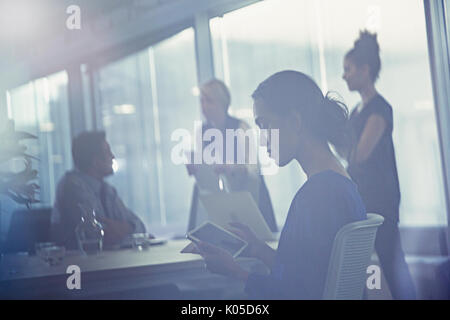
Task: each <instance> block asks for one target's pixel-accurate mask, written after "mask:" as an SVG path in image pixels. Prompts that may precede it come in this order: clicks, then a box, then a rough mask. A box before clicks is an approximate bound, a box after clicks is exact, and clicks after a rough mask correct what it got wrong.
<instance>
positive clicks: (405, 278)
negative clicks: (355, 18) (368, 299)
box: [343, 31, 416, 299]
mask: <svg viewBox="0 0 450 320" xmlns="http://www.w3.org/2000/svg"><path fill="white" fill-rule="evenodd" d="M379 51H380V48H379V45H378V41H377V35H376V34H371V33H369V32H368V31H361V33H360V37H359V39H357V40H356V41H355V44H354V47H353V48H352V49H351V50H350V51H349V52H348V53H347V54H346V55H345V58H344V75H343V78H344V80H345V81H346V82H347V85H348V89H349V90H350V91H357V92H358V93H359V94H360V96H361V100H362V101H361V102H360V103H359V104H358V105H357V106H356V107H355V108H354V110H353V111H352V113H351V115H350V126H351V128H352V130H353V139H352V142H351V147H350V148H349V149H348V152H346V158H347V160H348V172H349V173H350V175H351V176H352V179H353V180H354V181H355V182H356V183H357V185H358V188H359V192H360V193H361V196H362V198H363V200H364V203H365V205H366V209H367V212H368V213H372V212H373V213H378V214H381V215H382V216H383V217H384V218H385V220H384V223H383V225H382V226H381V227H380V228H379V229H378V233H377V238H376V243H375V247H376V251H377V254H378V257H379V259H380V264H381V267H382V269H383V271H384V275H385V277H386V280H387V282H388V284H389V288H390V290H391V293H392V296H393V298H394V299H415V296H416V295H415V289H414V285H413V281H412V278H411V275H410V272H409V269H408V265H407V264H406V261H405V257H404V253H403V249H402V245H401V241H400V233H399V229H398V223H399V205H400V187H399V180H398V174H397V165H396V160H395V151H394V145H393V141H392V131H393V114H392V107H391V105H390V104H389V103H388V102H387V101H386V100H385V99H384V98H383V97H382V96H381V95H380V94H379V93H378V92H377V90H376V88H375V82H376V80H377V79H378V77H379V73H380V69H381V59H380V55H379Z"/></svg>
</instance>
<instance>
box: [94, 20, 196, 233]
mask: <svg viewBox="0 0 450 320" xmlns="http://www.w3.org/2000/svg"><path fill="white" fill-rule="evenodd" d="M96 78H97V89H98V92H99V106H100V108H99V111H100V114H99V119H100V121H101V123H100V124H99V125H100V126H102V127H103V128H104V130H105V131H106V133H107V139H108V141H109V142H110V144H111V149H112V151H113V153H114V154H115V157H116V163H117V168H116V169H117V170H116V172H115V174H114V175H113V176H112V177H111V178H110V179H111V182H112V183H113V185H114V186H115V187H116V188H117V189H118V192H119V194H120V196H121V197H122V199H123V200H124V202H125V203H126V204H127V205H128V206H129V207H130V209H132V210H133V211H134V212H135V213H136V214H138V215H139V216H140V217H141V218H142V220H143V221H144V223H145V224H146V225H147V227H148V229H149V231H150V232H159V231H158V230H162V231H161V232H164V233H167V232H176V233H179V232H184V231H185V230H186V227H187V222H188V218H189V211H190V203H191V192H192V188H193V181H192V179H191V178H190V177H189V176H188V175H187V171H186V168H185V167H184V166H181V165H175V164H173V162H172V161H171V150H172V147H173V146H174V145H175V144H176V142H172V141H171V134H172V132H173V131H174V130H175V129H177V128H186V129H188V130H189V129H190V131H193V130H194V128H193V125H194V121H195V120H198V119H199V118H200V114H199V106H198V101H197V98H196V97H195V96H194V95H193V94H192V88H194V87H195V86H196V85H197V78H196V64H195V49H194V31H193V29H186V30H184V31H182V32H181V33H179V34H177V35H175V36H173V37H171V38H169V39H167V40H165V41H162V42H160V43H158V44H156V45H154V46H152V47H150V48H148V49H146V50H144V51H141V52H139V53H136V54H134V55H132V56H129V57H126V58H124V59H122V60H119V61H116V62H114V63H112V64H109V65H107V66H105V67H102V68H101V69H99V70H98V72H97V74H96ZM159 227H162V228H163V229H161V228H159Z"/></svg>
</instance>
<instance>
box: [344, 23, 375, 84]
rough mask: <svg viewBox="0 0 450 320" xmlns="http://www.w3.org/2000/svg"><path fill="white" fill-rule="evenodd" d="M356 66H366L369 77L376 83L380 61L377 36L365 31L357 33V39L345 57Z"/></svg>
mask: <svg viewBox="0 0 450 320" xmlns="http://www.w3.org/2000/svg"><path fill="white" fill-rule="evenodd" d="M345 57H346V58H349V59H350V60H352V61H353V62H354V63H356V64H357V65H358V66H362V65H365V64H367V65H368V66H369V69H370V76H371V78H372V80H373V81H376V80H377V79H378V77H379V75H380V70H381V59H380V46H379V44H378V39H377V34H376V33H370V32H369V31H367V30H362V31H360V32H359V38H358V39H356V40H355V43H354V46H353V48H352V49H351V50H350V51H349V52H348V53H347V54H346V55H345Z"/></svg>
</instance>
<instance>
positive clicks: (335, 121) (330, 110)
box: [315, 93, 349, 147]
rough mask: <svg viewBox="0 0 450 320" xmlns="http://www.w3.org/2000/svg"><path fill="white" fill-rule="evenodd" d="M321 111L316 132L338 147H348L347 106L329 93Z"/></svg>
mask: <svg viewBox="0 0 450 320" xmlns="http://www.w3.org/2000/svg"><path fill="white" fill-rule="evenodd" d="M319 110H320V112H319V122H318V123H317V124H315V128H316V130H318V131H319V133H320V135H322V136H323V138H324V139H326V140H327V141H329V142H330V143H331V144H333V145H334V146H336V147H342V146H345V145H347V143H348V141H349V131H348V130H349V127H348V109H347V106H346V105H345V104H344V103H343V102H341V101H339V100H337V99H334V98H332V97H331V96H330V93H327V95H326V96H325V97H324V98H323V102H322V104H321V105H320V106H319Z"/></svg>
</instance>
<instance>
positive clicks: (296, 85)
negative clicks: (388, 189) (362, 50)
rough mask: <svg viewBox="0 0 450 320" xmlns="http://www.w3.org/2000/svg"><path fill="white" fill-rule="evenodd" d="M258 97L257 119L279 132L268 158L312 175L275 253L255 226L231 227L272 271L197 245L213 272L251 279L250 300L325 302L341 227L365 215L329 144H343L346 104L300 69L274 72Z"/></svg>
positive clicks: (293, 206) (292, 208)
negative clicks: (260, 271)
mask: <svg viewBox="0 0 450 320" xmlns="http://www.w3.org/2000/svg"><path fill="white" fill-rule="evenodd" d="M252 97H253V99H254V106H253V108H254V109H253V110H254V115H255V122H256V124H257V125H258V126H259V127H260V128H261V129H268V130H271V129H278V130H279V143H278V145H279V148H278V149H279V155H277V154H275V151H276V150H272V149H273V148H270V147H269V146H273V145H274V143H273V142H272V141H270V139H269V138H270V137H271V136H272V135H268V138H267V140H268V141H266V142H267V146H268V152H269V155H270V156H271V157H272V158H274V159H275V160H276V161H277V163H278V165H279V166H281V167H282V166H285V165H286V164H288V163H289V162H291V161H292V160H294V159H295V160H297V162H298V163H299V164H300V166H301V167H302V169H303V170H304V172H305V173H306V175H307V177H308V180H307V181H306V182H305V184H304V185H303V186H302V187H301V188H300V189H299V190H298V192H297V194H296V195H295V197H294V199H293V201H292V203H291V206H290V209H289V213H288V215H287V218H286V222H285V225H284V227H283V230H282V232H281V236H280V240H279V244H278V249H277V250H274V249H272V248H271V247H269V246H268V245H267V244H266V243H264V242H263V241H261V240H259V239H257V238H256V237H255V235H254V233H253V232H252V231H251V230H249V228H247V227H245V226H243V225H239V224H233V225H232V226H233V227H235V228H237V229H236V233H237V234H238V235H239V236H241V237H242V238H244V239H245V240H246V241H247V242H248V243H249V247H250V250H249V251H250V255H251V256H252V257H255V258H258V259H260V260H261V261H263V262H264V263H265V264H266V265H267V266H268V267H269V268H270V274H269V275H259V274H253V273H249V272H247V271H246V270H244V269H243V268H241V267H240V266H239V265H238V264H237V263H236V262H235V261H234V259H233V258H232V256H231V255H229V254H228V253H227V252H225V251H224V250H221V249H219V248H217V247H213V246H211V245H209V244H206V243H199V244H197V245H198V248H199V251H200V253H201V254H202V256H203V257H204V259H205V262H206V265H207V267H208V269H209V270H210V271H212V272H215V273H219V274H223V275H227V276H231V277H234V278H237V279H240V280H242V281H243V282H245V284H246V285H245V291H246V292H247V293H248V295H249V297H250V298H252V299H320V298H322V294H323V290H324V286H325V280H326V275H327V270H328V263H329V259H330V255H331V249H332V246H333V241H334V238H335V235H336V233H337V231H338V230H339V229H340V228H341V227H342V226H344V225H345V224H347V223H350V222H354V221H358V220H363V219H365V218H366V211H365V208H364V204H363V202H362V200H361V197H360V195H359V193H358V190H357V187H356V185H355V184H354V183H353V182H352V181H351V179H350V177H349V175H348V173H347V172H346V170H345V168H344V167H343V166H342V165H341V163H340V162H339V161H338V159H337V158H336V157H335V156H334V154H333V153H332V152H331V150H330V148H329V144H328V143H332V144H334V145H340V144H342V143H344V142H345V140H346V137H347V135H346V130H345V128H346V127H347V118H348V112H347V109H346V107H345V106H344V105H343V104H340V103H338V102H336V101H334V100H332V99H330V98H329V97H328V96H326V97H324V96H323V94H322V92H321V90H320V89H319V87H318V86H317V85H316V83H315V82H314V81H313V80H312V79H311V78H309V77H308V76H306V75H305V74H303V73H300V72H296V71H282V72H278V73H276V74H274V75H272V76H271V77H269V78H268V79H266V80H265V81H264V82H262V83H261V84H260V85H259V86H258V88H257V89H256V91H255V92H254V93H253V95H252ZM264 138H265V137H264Z"/></svg>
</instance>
